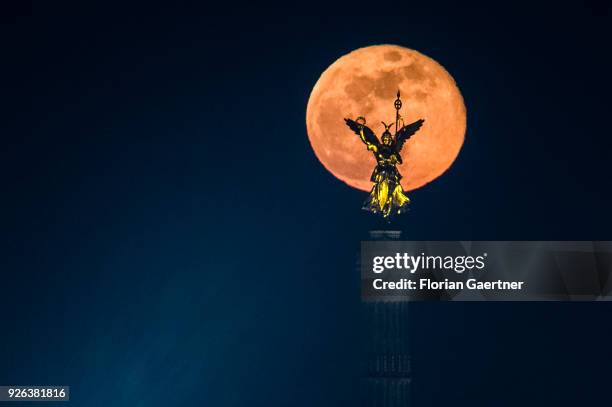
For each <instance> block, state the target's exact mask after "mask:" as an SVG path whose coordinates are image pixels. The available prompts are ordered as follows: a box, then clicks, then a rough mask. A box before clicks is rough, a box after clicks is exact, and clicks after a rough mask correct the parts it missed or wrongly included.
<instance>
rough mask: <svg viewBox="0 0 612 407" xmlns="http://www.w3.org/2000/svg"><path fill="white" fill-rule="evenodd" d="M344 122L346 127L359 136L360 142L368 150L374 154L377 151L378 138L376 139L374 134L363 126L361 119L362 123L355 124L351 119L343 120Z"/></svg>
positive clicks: (363, 122)
mask: <svg viewBox="0 0 612 407" xmlns="http://www.w3.org/2000/svg"><path fill="white" fill-rule="evenodd" d="M360 119H363V118H360ZM357 120H359V119H357ZM344 121H345V122H346V125H347V126H349V128H350V129H351V130H353V131H354V132H355V134H357V135H358V136H359V138H360V139H361V141H363V143H364V144H365V145H366V146H367V148H368V150H371V151H374V152H376V151H378V145H379V141H378V138H377V137H376V134H374V132H373V131H372V130H371V129H370V128H369V127H367V126H366V125H365V119H363V121H362V122H357V121H355V120H351V119H344Z"/></svg>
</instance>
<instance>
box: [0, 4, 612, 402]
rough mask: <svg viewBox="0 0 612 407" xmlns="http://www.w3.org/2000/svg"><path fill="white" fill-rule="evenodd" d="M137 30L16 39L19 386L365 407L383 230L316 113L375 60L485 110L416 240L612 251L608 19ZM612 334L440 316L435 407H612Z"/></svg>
mask: <svg viewBox="0 0 612 407" xmlns="http://www.w3.org/2000/svg"><path fill="white" fill-rule="evenodd" d="M129 11H130V12H129V13H128V12H126V11H125V10H109V9H98V10H80V11H78V12H77V11H75V10H71V11H70V12H68V11H66V12H64V11H63V10H58V9H48V10H44V9H40V8H38V7H33V8H32V9H31V10H20V11H15V12H14V13H13V14H7V15H6V16H5V17H3V19H4V20H6V23H5V24H3V27H4V28H3V31H4V30H6V33H5V34H6V35H4V38H5V41H7V44H6V47H4V48H5V56H4V59H5V61H8V64H7V65H8V66H7V73H6V74H5V75H4V78H3V79H4V81H5V82H6V83H5V89H6V90H7V91H6V95H5V96H8V97H5V105H6V106H5V108H4V111H5V113H7V114H5V116H6V117H5V119H4V120H3V123H2V127H1V129H2V135H3V137H2V138H3V143H2V149H1V150H0V154H1V155H2V157H1V161H0V166H2V168H1V173H2V175H3V179H4V182H3V188H4V193H3V197H4V199H3V201H4V202H3V207H4V209H3V211H2V212H3V216H2V218H1V219H2V231H3V234H2V235H3V241H2V245H3V246H2V247H3V255H2V258H1V260H0V271H1V275H2V285H0V309H2V310H3V315H4V316H5V318H6V320H5V323H4V327H5V329H2V331H1V332H2V333H1V336H2V342H0V344H1V345H2V346H0V384H68V385H71V386H73V390H72V391H73V393H72V397H73V400H74V401H73V402H72V404H73V405H78V406H107V405H114V406H134V405H138V403H142V405H147V406H168V405H176V406H192V405H211V406H244V405H249V406H275V405H278V406H287V405H291V406H298V405H304V406H312V405H317V406H328V405H329V406H338V405H350V404H351V403H352V402H354V401H355V397H356V392H355V391H354V389H355V387H356V386H358V384H359V381H358V378H359V374H360V370H359V357H358V355H359V347H358V341H357V340H356V338H358V337H359V335H360V333H359V312H360V300H359V281H358V277H357V272H356V270H355V268H354V264H355V260H356V258H357V250H358V248H359V241H360V239H362V238H364V237H365V236H366V235H367V231H368V230H369V229H371V228H373V227H380V225H379V224H377V222H376V221H375V220H373V219H372V218H370V217H368V216H367V214H365V213H361V211H360V210H359V206H360V204H361V202H362V201H363V199H364V193H363V192H360V191H355V190H352V189H350V188H348V187H347V186H346V185H344V184H343V183H341V182H340V181H338V180H336V179H335V178H333V177H332V176H331V175H330V174H329V173H327V172H326V171H325V170H324V168H323V167H322V166H321V165H320V164H319V162H318V161H317V159H316V157H315V156H314V154H313V152H312V150H311V149H310V145H309V143H308V139H307V136H306V128H305V109H306V103H307V101H308V96H309V94H310V90H311V88H312V86H313V85H314V83H315V82H316V80H317V79H318V77H319V75H320V73H321V72H322V71H323V70H324V69H325V68H326V67H327V66H328V65H329V64H330V63H332V62H333V61H334V60H335V59H337V58H338V57H339V56H341V55H343V54H345V53H347V52H349V51H351V50H352V49H355V48H358V47H361V46H366V45H373V44H379V43H394V44H398V45H403V46H407V47H411V48H414V49H417V50H419V51H421V52H423V53H425V54H427V55H430V56H432V57H433V58H435V59H436V60H437V61H439V62H440V63H441V64H442V65H444V66H445V67H446V68H447V70H448V71H449V72H450V73H451V74H452V75H453V76H454V78H455V79H456V81H457V83H458V85H459V87H460V89H461V91H462V93H463V96H464V98H465V103H466V106H467V111H468V130H467V134H466V142H465V145H464V147H463V149H462V151H461V153H460V155H459V157H458V159H457V161H456V162H455V164H454V165H453V167H452V168H451V169H450V170H449V171H448V172H447V173H446V174H445V175H444V176H443V177H441V178H440V179H438V180H436V181H435V182H433V183H431V184H429V185H427V186H426V187H424V188H422V189H420V190H418V191H415V192H413V193H412V194H411V198H412V199H413V204H412V211H411V213H409V214H408V215H407V216H405V217H403V218H401V220H400V221H399V222H398V224H397V225H396V227H397V228H400V229H402V230H403V233H404V237H405V238H407V239H423V240H426V239H431V240H443V239H444V240H453V239H461V240H477V239H490V240H493V239H507V240H545V239H551V240H555V239H556V240H563V239H571V240H579V239H585V240H595V239H601V240H610V239H612V236H611V230H612V217H611V216H610V209H609V208H610V207H611V206H612V188H611V186H610V176H609V174H610V171H609V162H608V161H609V160H608V158H609V155H610V153H609V151H610V150H609V148H610V142H609V135H610V130H609V122H608V119H609V117H608V116H609V111H610V94H612V93H611V92H610V82H609V79H608V77H609V71H610V60H609V58H610V47H609V44H608V42H607V38H609V28H608V26H609V18H610V8H609V6H608V5H603V4H599V3H596V2H587V3H583V4H580V5H578V4H576V5H573V6H559V5H557V6H555V7H552V8H547V7H543V6H542V7H539V6H535V5H531V6H529V7H525V8H522V7H510V6H508V7H507V8H504V7H502V6H499V5H496V6H495V7H493V6H490V7H489V8H486V7H485V8H482V7H468V6H465V5H461V6H450V7H439V8H438V10H437V11H432V10H425V9H413V10H411V13H410V15H409V16H407V17H395V16H389V15H386V16H379V17H376V16H369V15H368V16H356V17H351V16H342V15H338V16H335V17H325V18H320V17H271V16H269V17H267V18H260V17H256V16H254V15H248V16H233V17H227V16H226V17H211V16H208V17H207V16H205V15H206V13H205V11H206V10H193V9H191V10H188V9H178V8H177V9H173V10H165V11H163V12H156V13H154V14H153V13H152V12H151V11H150V10H129ZM128 14H129V15H128ZM340 119H341V118H339V120H340ZM611 311H612V309H611V308H610V306H609V305H607V304H598V303H593V304H558V303H556V304H484V303H479V304H459V303H449V304H436V303H428V304H416V305H415V307H414V317H413V319H414V321H413V322H414V327H415V328H414V329H415V334H414V348H415V355H414V358H415V360H414V369H415V373H414V375H415V376H414V377H415V378H414V397H415V402H418V403H419V404H418V405H431V406H434V405H441V404H443V403H444V404H447V403H450V402H454V403H455V404H456V405H463V404H465V405H470V406H477V405H487V406H488V405H508V406H514V405H517V404H519V403H520V404H521V405H558V406H560V405H568V406H569V405H576V404H577V403H579V404H581V405H589V404H592V403H590V401H593V402H594V401H596V400H604V399H605V397H607V396H606V395H605V394H603V390H602V389H603V387H602V386H603V385H604V383H607V382H608V380H607V379H608V378H609V375H608V374H607V373H606V372H605V371H603V370H601V369H602V367H603V366H605V364H606V361H609V360H610V358H611V357H612V353H611V350H610V349H611V348H610V346H609V336H608V335H609V334H610V328H609V326H608V325H609V316H610V312H611Z"/></svg>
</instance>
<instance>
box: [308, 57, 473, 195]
mask: <svg viewBox="0 0 612 407" xmlns="http://www.w3.org/2000/svg"><path fill="white" fill-rule="evenodd" d="M398 89H399V90H400V92H401V99H402V104H403V106H402V109H401V110H400V114H401V115H402V117H403V119H404V122H405V124H409V123H412V122H414V121H415V120H418V119H421V118H422V119H425V123H424V124H423V127H421V129H420V130H419V131H418V132H417V133H416V134H415V135H414V136H412V138H411V139H410V140H408V142H407V143H406V144H405V145H404V148H403V149H402V152H401V155H402V158H403V161H404V163H403V164H402V165H398V169H399V171H400V173H401V174H402V176H403V178H402V181H401V183H402V186H403V187H404V189H405V190H413V189H416V188H419V187H422V186H423V185H425V184H427V183H429V182H431V181H433V180H434V179H436V178H437V177H439V176H440V175H442V174H443V173H444V172H445V171H446V170H447V169H448V168H449V167H450V166H451V165H452V164H453V162H454V161H455V158H457V155H458V154H459V150H461V146H462V145H463V140H464V137H465V129H466V110H465V105H464V103H463V97H462V96H461V92H459V88H457V85H456V84H455V80H454V79H453V78H452V76H450V74H449V73H448V72H447V71H446V69H444V68H443V67H442V65H440V64H439V63H437V62H436V61H434V60H433V59H431V58H429V57H427V56H425V55H423V54H421V53H420V52H417V51H415V50H412V49H409V48H404V47H400V46H397V45H375V46H370V47H365V48H359V49H357V50H355V51H353V52H351V53H349V54H347V55H344V56H343V57H341V58H339V59H338V60H337V61H336V62H334V63H333V64H331V65H330V66H329V67H328V68H327V69H326V70H325V71H324V72H323V74H321V77H320V78H319V80H318V81H317V83H316V84H315V86H314V88H313V89H312V93H311V94H310V99H309V100H308V107H307V109H306V127H307V130H308V138H309V139H310V144H311V145H312V148H313V150H314V152H315V154H316V156H317V158H318V159H319V161H321V163H322V164H323V165H324V166H325V168H327V170H328V171H329V172H331V173H332V174H333V175H334V176H336V177H337V178H338V179H340V180H342V181H344V182H345V183H347V184H348V185H350V186H351V187H354V188H357V189H361V190H364V191H370V189H371V188H372V183H371V182H370V175H371V174H372V171H373V169H374V167H375V165H376V160H375V159H374V156H373V154H372V153H371V152H370V151H367V150H366V147H365V145H364V144H363V143H362V142H361V140H360V138H359V136H357V135H355V133H353V132H352V131H351V130H350V129H349V128H348V127H347V126H346V124H345V123H344V118H345V117H346V118H351V119H356V118H357V117H358V116H364V117H365V118H366V120H367V123H366V125H367V126H368V127H370V128H371V129H372V130H373V131H374V133H376V135H377V136H378V137H379V138H380V135H381V134H382V132H383V130H384V126H383V125H382V124H381V121H384V122H385V123H394V122H395V108H394V106H393V102H394V101H395V99H396V94H397V90H398ZM392 128H393V130H395V126H393V127H392Z"/></svg>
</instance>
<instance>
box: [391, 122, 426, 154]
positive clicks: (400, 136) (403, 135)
mask: <svg viewBox="0 0 612 407" xmlns="http://www.w3.org/2000/svg"><path fill="white" fill-rule="evenodd" d="M424 121H425V120H423V119H419V120H417V121H416V122H414V123H410V124H407V125H406V126H404V127H402V128H401V129H400V130H399V131H398V132H397V136H396V137H395V151H397V152H398V153H399V152H400V151H401V150H402V147H404V143H405V142H406V140H408V139H409V138H410V137H412V135H413V134H414V133H416V132H417V131H418V130H419V129H420V128H421V126H422V125H423V122H424Z"/></svg>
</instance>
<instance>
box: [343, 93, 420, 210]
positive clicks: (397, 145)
mask: <svg viewBox="0 0 612 407" xmlns="http://www.w3.org/2000/svg"><path fill="white" fill-rule="evenodd" d="M401 107H402V101H401V100H400V92H399V90H398V91H397V99H396V100H395V136H392V135H391V133H390V132H389V128H390V127H391V126H392V124H389V125H387V124H386V123H385V122H382V124H383V126H385V131H384V132H383V134H382V137H381V139H382V143H381V142H380V141H378V138H377V137H376V134H374V132H373V131H372V130H371V129H370V128H368V127H367V126H366V120H365V117H363V116H360V117H358V118H357V119H356V120H351V119H344V121H345V122H346V124H347V125H348V126H349V127H350V128H351V130H353V131H354V132H355V133H356V134H357V135H359V137H361V141H363V142H364V143H365V145H366V146H367V148H368V150H370V151H372V153H374V157H375V158H376V168H374V172H372V176H371V177H370V181H372V182H373V183H374V186H373V187H372V191H371V192H370V196H369V197H368V199H367V200H366V202H365V203H364V205H363V209H364V210H367V211H369V212H372V213H376V214H380V215H382V216H383V217H384V218H388V217H389V216H391V215H395V214H397V215H399V214H401V213H403V212H405V211H406V210H407V205H408V203H409V202H410V199H409V198H408V197H407V196H406V194H405V193H404V190H403V189H402V186H401V184H400V180H401V179H402V175H401V174H400V173H399V171H398V170H397V167H396V165H397V164H401V163H402V156H401V155H400V151H401V150H402V147H403V146H404V143H405V142H406V140H408V139H409V138H410V137H411V136H412V135H413V134H414V133H416V132H417V131H418V130H419V129H420V128H421V126H422V125H423V122H424V121H425V120H423V119H420V120H417V121H416V122H414V123H411V124H408V125H406V126H404V121H403V119H402V117H401V116H400V114H399V110H400V109H401ZM400 122H401V123H402V126H401V127H400Z"/></svg>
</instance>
